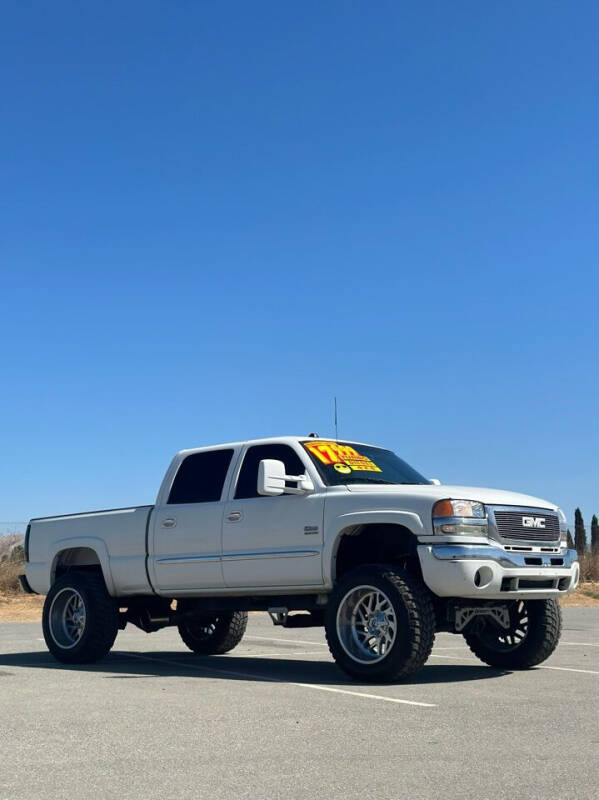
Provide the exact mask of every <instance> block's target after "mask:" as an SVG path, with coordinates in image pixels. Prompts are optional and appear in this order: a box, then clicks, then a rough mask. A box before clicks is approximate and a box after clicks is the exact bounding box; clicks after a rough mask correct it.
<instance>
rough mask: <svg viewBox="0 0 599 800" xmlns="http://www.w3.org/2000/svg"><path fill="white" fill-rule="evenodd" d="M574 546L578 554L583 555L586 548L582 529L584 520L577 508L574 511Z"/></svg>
mask: <svg viewBox="0 0 599 800" xmlns="http://www.w3.org/2000/svg"><path fill="white" fill-rule="evenodd" d="M574 546H575V547H576V552H577V553H578V555H579V556H583V555H584V554H585V553H586V549H587V535H586V531H585V529H584V520H583V518H582V512H581V510H580V509H579V508H577V509H576V511H575V512H574Z"/></svg>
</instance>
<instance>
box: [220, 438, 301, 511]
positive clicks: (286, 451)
mask: <svg viewBox="0 0 599 800" xmlns="http://www.w3.org/2000/svg"><path fill="white" fill-rule="evenodd" d="M265 458H274V459H276V460H277V461H282V462H283V464H285V472H286V474H287V475H303V474H304V472H305V471H306V467H305V466H304V464H303V462H302V460H301V458H300V457H299V456H298V454H297V453H296V452H295V450H294V449H293V448H292V447H289V445H287V444H257V445H254V447H250V448H249V449H248V451H247V452H246V454H245V456H244V459H243V464H242V465H241V470H240V472H239V478H238V479H237V489H236V491H235V497H236V499H238V500H241V499H244V498H248V497H261V495H259V494H258V489H257V486H258V465H259V464H260V462H261V461H262V460H263V459H265ZM289 485H290V486H295V484H289ZM282 496H285V495H282ZM286 496H287V497H290V496H291V495H286Z"/></svg>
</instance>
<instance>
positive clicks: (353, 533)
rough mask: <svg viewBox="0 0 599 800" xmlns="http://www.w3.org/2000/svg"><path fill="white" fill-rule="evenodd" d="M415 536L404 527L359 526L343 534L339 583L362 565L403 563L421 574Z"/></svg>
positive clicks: (337, 563)
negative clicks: (346, 574) (347, 574)
mask: <svg viewBox="0 0 599 800" xmlns="http://www.w3.org/2000/svg"><path fill="white" fill-rule="evenodd" d="M416 544H417V541H416V537H415V536H414V534H413V533H412V532H411V531H410V530H408V528H406V527H404V526H403V525H394V524H388V525H383V524H376V525H357V526H353V527H351V528H347V529H346V530H345V531H342V532H341V536H340V537H339V544H338V547H337V554H336V561H335V578H336V579H337V580H338V579H339V578H340V577H341V576H342V575H345V573H346V572H349V571H350V570H352V569H355V568H356V567H359V566H361V565H362V564H402V565H404V566H405V567H406V568H408V569H410V570H411V571H415V572H416V573H418V574H419V573H420V562H419V561H418V555H417V552H416Z"/></svg>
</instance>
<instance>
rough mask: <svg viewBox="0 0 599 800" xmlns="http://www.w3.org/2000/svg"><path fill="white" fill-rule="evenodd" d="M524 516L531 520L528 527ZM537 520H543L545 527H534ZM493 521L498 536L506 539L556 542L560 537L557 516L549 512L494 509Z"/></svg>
mask: <svg viewBox="0 0 599 800" xmlns="http://www.w3.org/2000/svg"><path fill="white" fill-rule="evenodd" d="M525 518H528V519H529V520H532V521H533V522H532V523H529V524H530V527H529V526H528V525H526V524H525ZM537 520H545V527H544V528H536V527H534V525H535V521H537ZM495 523H496V525H497V532H498V533H499V536H500V537H501V538H502V539H505V540H508V541H526V542H556V541H559V538H560V529H559V518H558V516H557V514H553V513H551V512H546V511H530V510H524V511H495ZM537 524H538V523H537Z"/></svg>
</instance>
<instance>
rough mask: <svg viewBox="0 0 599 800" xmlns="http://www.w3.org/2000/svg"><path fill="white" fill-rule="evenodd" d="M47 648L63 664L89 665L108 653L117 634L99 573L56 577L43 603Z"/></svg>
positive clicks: (111, 604) (110, 600)
mask: <svg viewBox="0 0 599 800" xmlns="http://www.w3.org/2000/svg"><path fill="white" fill-rule="evenodd" d="M42 629H43V632H44V639H45V640H46V644H47V646H48V650H49V651H50V652H51V653H52V655H53V656H54V658H55V659H56V660H57V661H60V662H62V663H63V664H91V663H92V662H94V661H100V659H102V658H104V657H105V656H106V655H108V653H109V652H110V648H111V647H112V645H113V644H114V640H115V639H116V635H117V633H118V607H117V604H116V602H115V601H114V600H113V598H112V597H110V595H109V594H108V591H107V589H106V584H105V583H104V579H103V578H102V576H101V575H99V574H97V573H94V572H87V573H86V572H72V573H68V574H67V575H64V576H63V577H62V578H59V579H58V580H57V581H56V583H55V584H54V585H53V586H52V588H51V589H50V591H49V592H48V595H47V596H46V600H45V602H44V610H43V612H42Z"/></svg>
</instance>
